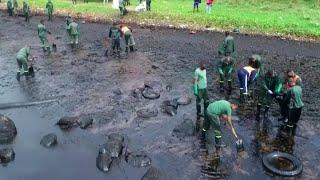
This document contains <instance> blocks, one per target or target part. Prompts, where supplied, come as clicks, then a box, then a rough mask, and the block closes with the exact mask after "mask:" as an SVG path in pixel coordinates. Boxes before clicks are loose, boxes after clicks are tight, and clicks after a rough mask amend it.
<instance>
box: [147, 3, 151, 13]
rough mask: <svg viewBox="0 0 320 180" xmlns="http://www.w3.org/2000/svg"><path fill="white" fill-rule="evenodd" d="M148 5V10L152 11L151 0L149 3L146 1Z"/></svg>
mask: <svg viewBox="0 0 320 180" xmlns="http://www.w3.org/2000/svg"><path fill="white" fill-rule="evenodd" d="M146 5H147V11H150V10H151V1H149V2H148V1H147V3H146Z"/></svg>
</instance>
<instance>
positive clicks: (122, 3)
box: [119, 0, 125, 16]
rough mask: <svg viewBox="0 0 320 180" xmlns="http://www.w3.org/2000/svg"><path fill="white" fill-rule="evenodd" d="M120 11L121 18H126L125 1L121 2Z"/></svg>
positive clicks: (120, 0)
mask: <svg viewBox="0 0 320 180" xmlns="http://www.w3.org/2000/svg"><path fill="white" fill-rule="evenodd" d="M119 11H120V16H124V15H125V4H124V0H119Z"/></svg>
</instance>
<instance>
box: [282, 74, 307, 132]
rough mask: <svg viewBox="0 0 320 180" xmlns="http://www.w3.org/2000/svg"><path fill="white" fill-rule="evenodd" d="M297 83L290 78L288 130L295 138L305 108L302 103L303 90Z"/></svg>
mask: <svg viewBox="0 0 320 180" xmlns="http://www.w3.org/2000/svg"><path fill="white" fill-rule="evenodd" d="M296 83H297V82H296V81H295V80H294V79H293V78H290V80H289V85H290V86H291V88H290V90H289V91H288V93H287V97H286V98H287V99H289V111H288V122H287V123H286V127H287V129H288V132H289V135H290V136H294V135H295V132H296V128H297V123H298V121H299V119H300V116H301V111H302V108H303V106H304V104H303V101H302V88H301V86H300V85H298V84H296Z"/></svg>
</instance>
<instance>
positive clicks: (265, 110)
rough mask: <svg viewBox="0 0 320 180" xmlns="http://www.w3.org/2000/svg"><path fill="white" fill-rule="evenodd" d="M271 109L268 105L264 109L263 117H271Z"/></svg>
mask: <svg viewBox="0 0 320 180" xmlns="http://www.w3.org/2000/svg"><path fill="white" fill-rule="evenodd" d="M269 109H270V107H269V106H266V107H265V109H264V114H263V117H264V118H265V119H267V118H268V117H269Z"/></svg>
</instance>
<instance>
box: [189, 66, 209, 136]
mask: <svg viewBox="0 0 320 180" xmlns="http://www.w3.org/2000/svg"><path fill="white" fill-rule="evenodd" d="M193 92H194V95H195V96H196V109H197V121H196V129H197V131H199V129H200V116H201V100H203V106H204V109H203V110H204V117H205V118H204V119H205V120H204V124H205V125H207V122H206V116H205V115H206V111H207V107H208V105H209V97H208V91H207V71H206V67H205V63H204V62H200V66H199V67H198V68H197V69H196V70H195V72H194V77H193Z"/></svg>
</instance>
